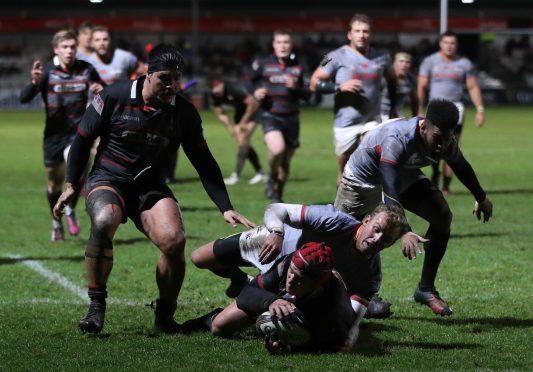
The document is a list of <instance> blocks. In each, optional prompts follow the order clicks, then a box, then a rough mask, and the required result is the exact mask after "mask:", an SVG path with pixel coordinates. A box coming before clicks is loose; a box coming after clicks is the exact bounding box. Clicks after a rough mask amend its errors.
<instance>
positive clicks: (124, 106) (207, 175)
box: [67, 76, 233, 212]
mask: <svg viewBox="0 0 533 372" xmlns="http://www.w3.org/2000/svg"><path fill="white" fill-rule="evenodd" d="M144 80H145V76H143V77H141V78H139V79H137V80H134V81H123V82H118V83H116V84H114V85H112V86H109V87H107V88H106V89H104V90H103V91H102V92H101V93H100V94H98V95H97V96H95V97H94V99H93V101H92V103H91V105H90V106H89V107H88V108H87V112H86V113H85V115H84V116H83V119H82V121H81V123H80V125H79V126H78V134H77V136H76V138H75V140H74V143H73V145H72V148H71V157H70V158H69V162H68V163H69V166H68V171H67V182H71V183H74V184H75V183H76V180H79V179H80V176H81V173H82V172H83V170H82V166H84V165H85V164H86V162H87V160H86V157H87V147H88V146H87V143H92V141H93V140H94V139H95V138H96V137H98V136H100V144H99V146H98V150H97V155H96V158H95V161H94V165H93V169H92V171H91V175H90V178H91V179H93V180H97V181H111V182H113V181H117V182H121V183H126V184H131V185H132V186H133V185H135V184H139V183H148V184H150V183H153V182H162V181H163V180H164V175H165V171H164V166H165V164H166V163H165V161H166V159H165V157H166V156H167V154H169V153H171V152H172V151H177V149H178V147H179V146H180V145H182V146H183V150H184V152H185V154H186V155H187V157H188V158H189V160H190V161H191V163H192V165H193V166H194V167H195V168H196V171H197V172H198V174H199V175H200V179H201V181H202V183H203V185H204V188H205V189H206V191H207V193H208V194H209V196H210V197H211V199H212V200H213V201H214V202H215V204H216V205H217V206H218V207H219V209H220V210H221V211H222V212H225V211H227V210H230V209H233V207H232V206H231V203H230V201H229V197H228V194H227V190H226V187H225V186H224V181H223V178H222V173H221V171H220V168H219V167H218V164H217V163H216V161H215V159H214V158H213V155H212V154H211V152H210V151H209V148H208V147H207V143H206V141H205V139H204V136H203V129H202V125H201V119H200V115H199V114H198V111H197V110H196V108H195V107H194V106H193V105H192V103H190V102H189V101H188V100H186V99H185V98H184V97H182V96H181V95H179V94H178V95H176V96H175V97H174V99H173V101H172V103H171V104H169V105H164V106H162V107H160V108H152V107H148V106H146V105H145V103H144V101H143V98H142V87H143V84H144ZM89 147H90V146H89Z"/></svg>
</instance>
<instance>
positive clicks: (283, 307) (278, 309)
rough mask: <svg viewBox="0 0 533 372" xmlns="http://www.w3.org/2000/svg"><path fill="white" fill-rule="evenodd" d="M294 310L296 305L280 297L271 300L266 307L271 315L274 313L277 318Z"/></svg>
mask: <svg viewBox="0 0 533 372" xmlns="http://www.w3.org/2000/svg"><path fill="white" fill-rule="evenodd" d="M294 310H296V306H294V304H293V303H292V302H289V301H287V300H284V299H282V298H279V299H277V300H276V301H274V302H272V303H271V304H270V306H269V307H268V311H270V314H271V315H275V316H276V317H277V318H278V319H281V318H283V317H284V316H287V315H289V314H290V313H292V312H294Z"/></svg>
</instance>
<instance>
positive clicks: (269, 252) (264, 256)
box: [259, 233, 283, 264]
mask: <svg viewBox="0 0 533 372" xmlns="http://www.w3.org/2000/svg"><path fill="white" fill-rule="evenodd" d="M282 243H283V237H282V236H281V235H278V234H275V233H270V234H268V236H267V237H266V239H265V241H264V243H263V246H262V247H261V250H260V251H259V262H261V263H262V264H266V263H269V262H272V260H274V259H275V258H276V257H277V256H278V254H279V252H281V244H282Z"/></svg>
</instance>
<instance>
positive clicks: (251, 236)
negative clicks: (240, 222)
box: [239, 225, 296, 273]
mask: <svg viewBox="0 0 533 372" xmlns="http://www.w3.org/2000/svg"><path fill="white" fill-rule="evenodd" d="M269 234H270V231H268V230H267V228H266V227H265V226H264V225H260V226H257V227H255V228H253V229H250V230H246V231H244V232H243V233H242V234H241V237H240V238H239V249H240V251H241V258H242V259H243V260H244V261H246V262H249V263H250V264H252V265H254V266H255V267H257V268H258V269H259V271H261V273H265V272H267V271H268V270H269V269H270V268H271V267H272V265H274V263H275V262H276V260H277V259H278V258H280V257H283V256H286V255H288V254H289V253H292V252H294V251H295V250H296V248H295V247H292V248H286V247H285V246H283V247H282V249H281V252H280V253H279V255H278V256H277V257H276V258H275V259H274V260H272V261H271V262H269V263H267V264H262V263H261V262H260V261H259V251H260V250H261V247H262V246H263V243H264V242H265V239H266V237H267V236H268V235H269Z"/></svg>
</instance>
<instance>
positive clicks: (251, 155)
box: [248, 146, 262, 173]
mask: <svg viewBox="0 0 533 372" xmlns="http://www.w3.org/2000/svg"><path fill="white" fill-rule="evenodd" d="M248 160H250V163H252V165H253V167H254V169H255V173H259V172H261V169H262V168H261V163H260V162H259V156H258V155H257V152H255V150H254V148H253V147H251V146H250V149H249V150H248Z"/></svg>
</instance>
